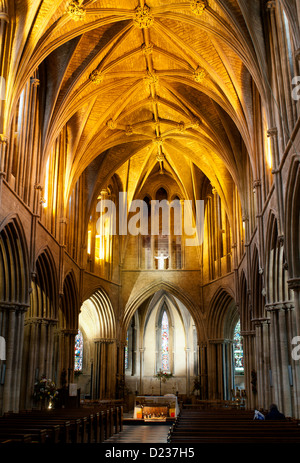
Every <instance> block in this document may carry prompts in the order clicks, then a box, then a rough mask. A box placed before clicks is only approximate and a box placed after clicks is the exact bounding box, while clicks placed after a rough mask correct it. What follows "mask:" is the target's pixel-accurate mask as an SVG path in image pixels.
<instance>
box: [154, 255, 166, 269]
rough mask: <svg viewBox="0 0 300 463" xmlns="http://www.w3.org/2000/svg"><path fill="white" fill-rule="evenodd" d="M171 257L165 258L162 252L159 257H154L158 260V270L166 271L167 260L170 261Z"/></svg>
mask: <svg viewBox="0 0 300 463" xmlns="http://www.w3.org/2000/svg"><path fill="white" fill-rule="evenodd" d="M168 257H169V256H164V255H163V253H162V252H161V253H160V255H159V256H158V257H154V259H157V260H158V270H164V268H165V260H166V259H168Z"/></svg>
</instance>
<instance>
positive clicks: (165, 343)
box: [161, 311, 170, 372]
mask: <svg viewBox="0 0 300 463" xmlns="http://www.w3.org/2000/svg"><path fill="white" fill-rule="evenodd" d="M169 339H170V329H169V319H168V315H167V312H166V311H164V313H163V316H162V320H161V369H162V371H166V372H168V371H170V350H169Z"/></svg>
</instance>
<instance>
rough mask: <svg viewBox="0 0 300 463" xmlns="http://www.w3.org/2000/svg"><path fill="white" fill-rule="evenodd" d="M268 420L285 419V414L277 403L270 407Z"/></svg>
mask: <svg viewBox="0 0 300 463" xmlns="http://www.w3.org/2000/svg"><path fill="white" fill-rule="evenodd" d="M265 419H266V420H285V416H284V414H283V413H280V411H279V410H278V408H277V405H275V404H272V405H271V406H270V408H269V412H268V413H267V415H266V418H265Z"/></svg>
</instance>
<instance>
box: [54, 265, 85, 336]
mask: <svg viewBox="0 0 300 463" xmlns="http://www.w3.org/2000/svg"><path fill="white" fill-rule="evenodd" d="M79 309H80V301H79V294H78V288H77V283H76V279H75V275H74V272H73V270H71V271H70V272H69V273H68V274H67V275H66V277H65V280H64V284H63V294H62V296H61V303H60V311H59V325H60V327H61V329H71V330H76V329H77V328H78V316H79Z"/></svg>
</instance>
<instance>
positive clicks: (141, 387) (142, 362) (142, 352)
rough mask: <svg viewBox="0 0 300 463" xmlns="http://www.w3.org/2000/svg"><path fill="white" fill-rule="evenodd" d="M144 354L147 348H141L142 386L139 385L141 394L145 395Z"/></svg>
mask: <svg viewBox="0 0 300 463" xmlns="http://www.w3.org/2000/svg"><path fill="white" fill-rule="evenodd" d="M144 352H145V348H142V347H140V385H139V391H138V392H139V394H140V395H143V393H144V392H143V391H144V387H143V375H144Z"/></svg>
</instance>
